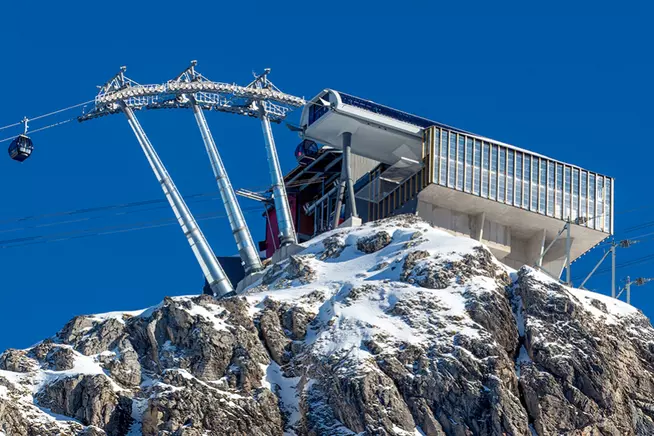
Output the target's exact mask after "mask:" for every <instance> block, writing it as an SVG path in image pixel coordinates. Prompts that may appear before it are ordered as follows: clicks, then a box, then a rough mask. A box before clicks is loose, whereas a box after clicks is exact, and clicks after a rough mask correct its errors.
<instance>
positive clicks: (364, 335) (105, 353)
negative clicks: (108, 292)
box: [0, 215, 654, 436]
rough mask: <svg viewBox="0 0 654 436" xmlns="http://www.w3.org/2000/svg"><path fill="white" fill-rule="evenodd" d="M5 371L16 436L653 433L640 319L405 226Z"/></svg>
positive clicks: (170, 304) (651, 339)
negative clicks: (227, 295)
mask: <svg viewBox="0 0 654 436" xmlns="http://www.w3.org/2000/svg"><path fill="white" fill-rule="evenodd" d="M305 245H306V249H305V250H304V251H303V252H301V253H300V254H298V255H296V256H293V257H291V258H289V259H287V260H286V261H284V262H282V263H280V264H275V265H270V266H268V268H267V270H266V273H265V275H264V276H263V277H262V279H261V280H260V282H258V283H256V284H255V285H254V286H252V287H251V288H249V289H247V290H246V291H245V292H244V293H243V294H241V295H238V296H235V297H232V298H226V299H222V300H216V299H214V298H213V297H211V296H207V295H200V296H188V297H174V298H168V297H167V298H165V299H164V300H163V302H161V303H160V304H159V305H157V306H154V307H151V308H149V309H146V310H141V311H135V312H112V313H106V314H100V315H89V316H78V317H75V318H73V319H72V320H71V321H70V322H68V324H66V325H65V326H64V327H63V328H62V329H61V331H59V332H58V333H57V334H56V335H54V336H53V337H51V338H49V339H46V340H44V341H43V342H41V343H39V344H38V345H36V346H34V347H31V348H28V349H25V350H16V349H10V350H7V351H5V352H4V353H3V354H2V355H0V435H3V436H4V435H11V436H14V435H30V436H32V435H33V436H36V435H42V436H46V435H47V436H50V435H52V436H54V435H94V436H95V435H110V436H119V435H140V434H143V435H148V436H153V435H179V436H200V435H253V436H257V435H316V436H317V435H329V436H333V435H336V436H338V435H341V436H346V435H398V436H400V435H456V436H463V435H529V436H531V435H540V436H545V435H560V434H565V435H616V436H617V435H620V436H622V435H652V434H654V330H653V329H652V326H651V325H650V322H649V320H648V319H647V318H646V317H645V316H644V315H643V314H642V313H641V312H639V311H638V310H636V309H634V308H633V307H631V306H628V305H627V304H625V303H622V302H620V301H616V300H613V299H611V298H608V297H606V296H603V295H600V294H596V293H592V292H588V291H583V290H578V289H571V288H568V287H565V286H562V285H561V284H559V283H558V282H556V281H554V280H552V279H550V278H548V277H547V276H545V275H544V274H542V273H540V272H538V271H536V270H533V269H531V268H528V267H523V268H522V269H521V270H519V271H514V270H511V269H509V268H507V267H506V266H504V265H502V264H501V263H499V262H498V261H497V260H495V259H494V258H493V256H492V254H491V253H490V252H489V251H488V250H487V249H486V248H485V247H484V246H482V245H479V243H478V242H476V241H473V240H471V239H469V238H465V237H456V236H451V235H449V234H447V233H445V232H443V231H440V230H437V229H434V228H432V227H431V226H429V225H428V224H426V223H424V222H422V221H420V220H418V219H417V218H416V217H414V216H408V215H407V216H399V217H394V218H390V219H386V220H383V221H379V222H375V223H370V224H367V225H365V226H362V227H358V228H350V229H337V230H335V231H332V232H329V233H326V234H324V235H322V236H320V237H318V238H316V239H314V240H312V241H310V242H309V243H307V244H305Z"/></svg>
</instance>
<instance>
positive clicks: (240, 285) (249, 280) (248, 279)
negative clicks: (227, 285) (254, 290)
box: [236, 272, 264, 294]
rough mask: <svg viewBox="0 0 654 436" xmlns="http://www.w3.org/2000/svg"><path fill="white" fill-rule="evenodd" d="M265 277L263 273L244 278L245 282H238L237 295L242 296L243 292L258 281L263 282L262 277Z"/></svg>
mask: <svg viewBox="0 0 654 436" xmlns="http://www.w3.org/2000/svg"><path fill="white" fill-rule="evenodd" d="M263 275H264V273H263V272H256V273H253V274H249V275H247V276H245V278H243V280H241V281H240V282H238V285H236V293H237V294H240V293H241V292H243V290H244V289H245V288H247V287H249V286H252V285H253V284H255V283H256V282H257V281H258V280H261V277H263Z"/></svg>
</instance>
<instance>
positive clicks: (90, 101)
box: [0, 99, 95, 142]
mask: <svg viewBox="0 0 654 436" xmlns="http://www.w3.org/2000/svg"><path fill="white" fill-rule="evenodd" d="M93 102H95V99H93V100H89V101H85V102H83V103H78V104H75V105H72V106H68V107H65V108H63V109H57V110H54V111H52V112H48V113H47V114H42V115H37V116H35V117H32V118H28V120H29V121H36V120H40V119H42V118H46V117H49V116H52V115H56V114H60V113H62V112H66V111H69V110H71V109H75V108H78V107H80V106H85V105H87V104H89V103H93ZM73 119H77V118H73ZM22 124H23V123H22V122H18V123H14V124H8V125H6V126H2V127H0V130H4V129H9V128H11V127H16V126H20V125H22ZM40 130H43V129H40ZM36 131H37V129H35V130H32V132H36ZM0 142H2V141H0Z"/></svg>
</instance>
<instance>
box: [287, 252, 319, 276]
mask: <svg viewBox="0 0 654 436" xmlns="http://www.w3.org/2000/svg"><path fill="white" fill-rule="evenodd" d="M309 259H310V257H307V256H302V255H297V256H291V258H290V261H289V265H288V268H287V277H286V278H287V279H289V280H298V281H299V282H300V283H310V282H311V281H313V280H314V279H315V276H316V272H315V270H314V269H313V268H311V265H310V264H309Z"/></svg>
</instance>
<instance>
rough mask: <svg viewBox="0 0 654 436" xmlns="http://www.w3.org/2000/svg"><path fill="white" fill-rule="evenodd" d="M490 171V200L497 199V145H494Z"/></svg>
mask: <svg viewBox="0 0 654 436" xmlns="http://www.w3.org/2000/svg"><path fill="white" fill-rule="evenodd" d="M492 147H493V151H492V153H491V169H490V198H492V199H493V200H495V199H497V145H493V146H492Z"/></svg>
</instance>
